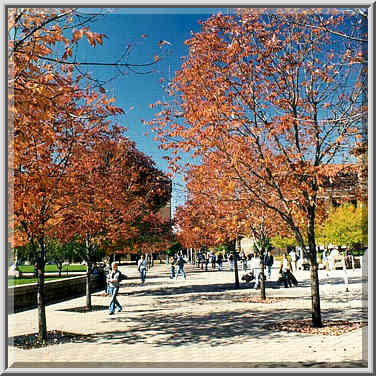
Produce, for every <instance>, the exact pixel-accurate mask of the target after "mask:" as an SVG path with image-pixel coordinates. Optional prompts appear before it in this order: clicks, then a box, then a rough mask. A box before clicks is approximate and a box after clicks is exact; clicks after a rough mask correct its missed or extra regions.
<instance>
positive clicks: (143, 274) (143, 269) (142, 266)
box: [137, 255, 148, 283]
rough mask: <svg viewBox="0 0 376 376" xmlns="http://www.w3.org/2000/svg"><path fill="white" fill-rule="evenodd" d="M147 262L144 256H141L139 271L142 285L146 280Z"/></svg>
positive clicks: (138, 265)
mask: <svg viewBox="0 0 376 376" xmlns="http://www.w3.org/2000/svg"><path fill="white" fill-rule="evenodd" d="M147 265H148V264H147V260H146V258H145V256H144V255H141V258H140V259H139V260H138V264H137V270H138V271H139V273H140V278H141V283H144V282H145V279H146V268H147Z"/></svg>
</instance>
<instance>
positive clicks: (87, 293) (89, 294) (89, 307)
mask: <svg viewBox="0 0 376 376" xmlns="http://www.w3.org/2000/svg"><path fill="white" fill-rule="evenodd" d="M90 274H91V262H89V261H88V262H87V272H86V308H87V309H88V310H91V291H90Z"/></svg>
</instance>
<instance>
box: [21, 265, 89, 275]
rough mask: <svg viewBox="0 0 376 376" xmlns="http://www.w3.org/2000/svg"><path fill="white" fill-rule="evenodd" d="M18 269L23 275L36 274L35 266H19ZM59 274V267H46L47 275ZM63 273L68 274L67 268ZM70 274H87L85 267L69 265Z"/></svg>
mask: <svg viewBox="0 0 376 376" xmlns="http://www.w3.org/2000/svg"><path fill="white" fill-rule="evenodd" d="M18 269H19V270H20V272H22V273H34V266H33V265H19V266H18ZM56 272H59V269H58V268H57V266H56V265H55V264H54V265H46V266H45V273H56ZM62 272H63V273H64V272H65V273H66V272H67V267H66V266H63V269H62ZM68 272H86V266H85V265H69V267H68Z"/></svg>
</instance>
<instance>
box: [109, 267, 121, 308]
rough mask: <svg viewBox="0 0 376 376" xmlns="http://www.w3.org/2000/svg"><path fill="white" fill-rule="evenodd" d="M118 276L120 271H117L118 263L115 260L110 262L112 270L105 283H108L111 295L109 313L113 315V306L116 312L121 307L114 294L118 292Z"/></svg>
mask: <svg viewBox="0 0 376 376" xmlns="http://www.w3.org/2000/svg"><path fill="white" fill-rule="evenodd" d="M119 278H120V273H119V271H118V264H117V263H116V262H113V263H112V270H111V272H110V273H109V275H108V279H107V283H108V293H109V295H110V296H111V302H110V305H109V314H110V315H113V314H114V312H115V308H116V311H117V312H121V311H122V310H123V309H122V307H121V305H120V303H119V302H118V300H117V298H116V296H117V294H118V292H119Z"/></svg>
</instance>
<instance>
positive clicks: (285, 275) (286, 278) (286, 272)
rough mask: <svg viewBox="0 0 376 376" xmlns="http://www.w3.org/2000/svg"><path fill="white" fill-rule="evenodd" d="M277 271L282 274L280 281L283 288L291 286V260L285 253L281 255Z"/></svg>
mask: <svg viewBox="0 0 376 376" xmlns="http://www.w3.org/2000/svg"><path fill="white" fill-rule="evenodd" d="M279 273H280V274H281V275H282V282H283V284H284V286H285V288H287V287H292V284H291V278H290V273H291V262H290V260H288V259H287V255H286V254H285V253H284V254H283V255H282V261H281V264H280V267H279Z"/></svg>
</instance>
